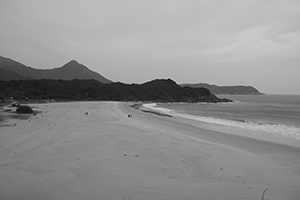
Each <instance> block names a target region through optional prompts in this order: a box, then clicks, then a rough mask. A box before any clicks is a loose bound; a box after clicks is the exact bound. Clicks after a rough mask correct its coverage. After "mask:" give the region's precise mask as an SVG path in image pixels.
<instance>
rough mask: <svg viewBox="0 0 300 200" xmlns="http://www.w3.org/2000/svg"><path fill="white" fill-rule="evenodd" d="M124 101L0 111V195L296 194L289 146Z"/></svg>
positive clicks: (294, 152)
mask: <svg viewBox="0 0 300 200" xmlns="http://www.w3.org/2000/svg"><path fill="white" fill-rule="evenodd" d="M130 105H132V103H122V102H69V103H50V104H33V105H31V106H32V107H33V109H34V110H37V111H42V112H40V113H39V114H37V115H36V116H32V117H30V118H28V119H23V120H20V119H6V120H5V121H2V122H1V124H0V199H1V200H2V199H3V200H17V199H20V200H21V199H22V200H32V199H41V200H42V199H43V200H66V199H72V200H82V199H85V200H109V199H112V200H129V199H131V200H187V199H189V200H260V199H262V195H263V191H265V193H264V199H265V200H299V199H300V190H299V188H300V149H299V148H296V147H291V146H287V145H280V144H276V143H273V142H266V141H260V140H255V139H250V138H245V137H240V136H233V135H228V134H225V133H220V132H217V131H210V130H206V129H204V128H201V127H195V126H191V125H190V124H189V123H188V122H187V121H185V120H181V119H178V118H176V117H169V116H160V115H156V114H154V113H151V112H142V111H141V110H140V109H135V108H132V107H130ZM128 115H132V117H128ZM15 123H16V125H14V124H15Z"/></svg>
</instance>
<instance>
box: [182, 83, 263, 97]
mask: <svg viewBox="0 0 300 200" xmlns="http://www.w3.org/2000/svg"><path fill="white" fill-rule="evenodd" d="M181 86H183V87H184V86H188V87H192V88H199V87H204V88H207V89H209V91H210V92H211V93H213V94H232V95H263V93H261V92H259V91H258V90H257V89H256V88H254V87H252V86H242V85H238V86H217V85H210V84H207V83H197V84H182V85H181Z"/></svg>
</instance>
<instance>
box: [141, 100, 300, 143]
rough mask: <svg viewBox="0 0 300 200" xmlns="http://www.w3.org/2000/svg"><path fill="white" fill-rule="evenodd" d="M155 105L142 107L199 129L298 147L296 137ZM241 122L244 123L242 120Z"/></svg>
mask: <svg viewBox="0 0 300 200" xmlns="http://www.w3.org/2000/svg"><path fill="white" fill-rule="evenodd" d="M156 107H158V109H153V108H152V106H151V104H150V106H147V103H146V106H145V107H143V108H146V109H147V110H151V111H155V112H157V113H159V114H162V115H168V116H172V117H175V118H177V119H178V120H180V121H183V122H185V123H188V124H190V125H191V126H195V127H198V128H200V129H204V130H207V131H213V132H219V133H222V134H227V135H230V136H240V137H243V138H246V139H254V140H258V141H265V142H271V143H275V144H278V145H287V146H290V147H294V148H299V149H300V140H299V139H296V138H289V137H286V136H282V135H277V134H274V133H269V132H267V131H261V130H259V131H258V130H251V129H247V128H242V127H239V126H230V125H226V124H218V123H213V122H206V121H201V120H197V119H195V118H196V117H198V116H193V115H186V116H185V115H183V114H180V113H176V112H175V114H174V115H173V114H172V113H170V114H167V113H169V112H164V109H165V108H164V107H159V106H156ZM167 110H168V111H169V109H167ZM201 117H202V116H201ZM204 117H205V116H204ZM225 120H227V119H225ZM237 122H239V121H237ZM242 123H244V122H242Z"/></svg>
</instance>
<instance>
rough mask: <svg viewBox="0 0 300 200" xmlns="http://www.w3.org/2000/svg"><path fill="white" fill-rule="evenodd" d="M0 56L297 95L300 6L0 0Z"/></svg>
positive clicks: (121, 75)
mask: <svg viewBox="0 0 300 200" xmlns="http://www.w3.org/2000/svg"><path fill="white" fill-rule="evenodd" d="M0 55H1V56H4V57H9V58H11V59H13V60H16V61H19V62H21V63H23V64H25V65H27V66H31V67H34V68H40V69H49V68H53V67H60V66H62V65H63V64H65V63H67V62H68V61H70V60H73V59H74V60H77V61H78V62H79V63H82V64H84V65H85V66H87V67H89V68H90V69H91V70H93V71H96V72H98V73H100V74H101V75H103V76H105V77H106V78H108V79H110V80H112V81H120V82H125V83H133V82H134V83H142V82H146V81H149V80H152V79H156V78H172V79H173V80H175V81H176V82H177V83H199V82H206V83H210V84H217V85H252V86H254V87H256V88H257V89H259V90H260V91H261V92H264V93H268V94H300V1H299V0H85V1H83V0H51V1H49V0H26V1H25V0H22V1H19V0H0Z"/></svg>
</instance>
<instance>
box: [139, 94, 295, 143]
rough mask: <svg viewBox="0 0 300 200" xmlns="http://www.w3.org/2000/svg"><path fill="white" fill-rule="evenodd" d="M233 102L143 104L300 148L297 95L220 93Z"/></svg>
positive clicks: (219, 128)
mask: <svg viewBox="0 0 300 200" xmlns="http://www.w3.org/2000/svg"><path fill="white" fill-rule="evenodd" d="M218 97H221V98H228V99H231V100H233V101H234V102H232V103H217V104H212V103H165V104H146V105H144V106H146V107H148V108H151V109H154V110H157V111H160V112H163V113H166V114H169V115H172V116H174V117H176V116H177V117H181V118H186V119H192V120H194V121H196V122H198V124H194V125H198V126H200V127H201V128H207V129H210V130H215V131H220V132H225V133H230V134H237V135H242V136H246V137H252V138H257V139H262V138H263V139H264V140H269V141H275V142H279V143H284V144H292V145H293V146H299V147H300V96H299V95H226V96H225V95H223V96H221V95H220V96H218Z"/></svg>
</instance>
